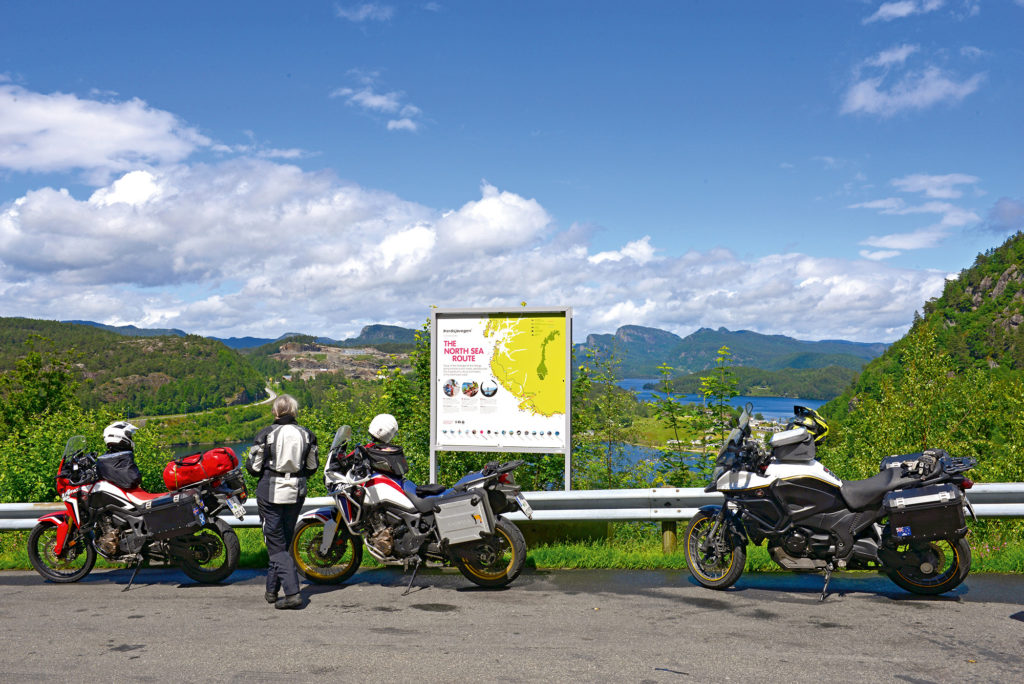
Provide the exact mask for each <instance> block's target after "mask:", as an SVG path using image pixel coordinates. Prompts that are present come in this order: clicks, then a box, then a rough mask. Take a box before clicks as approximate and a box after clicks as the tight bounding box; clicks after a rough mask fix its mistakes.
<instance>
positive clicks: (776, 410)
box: [618, 378, 826, 422]
mask: <svg viewBox="0 0 1024 684" xmlns="http://www.w3.org/2000/svg"><path fill="white" fill-rule="evenodd" d="M655 382H657V380H656V379H654V378H626V379H624V380H620V381H619V383H618V385H619V387H621V388H623V389H627V390H629V391H631V392H633V393H635V394H636V398H637V399H639V400H640V401H654V400H655V399H657V398H659V397H661V396H663V394H662V393H661V392H657V391H655V390H647V389H644V385H646V384H649V383H655ZM675 396H677V397H678V398H679V399H680V400H681V401H683V402H685V403H688V404H689V403H695V404H699V403H701V401H702V400H703V397H702V396H701V395H699V394H677V395H675ZM748 401H749V402H750V403H751V404H753V405H754V413H755V414H757V413H760V414H761V415H763V416H764V417H765V418H766V419H772V420H779V421H783V422H785V421H787V420H789V419H790V418H792V417H793V407H794V406H806V407H807V408H812V409H815V410H817V409H818V408H820V407H821V406H823V405H824V404H825V403H826V402H824V401H821V400H820V399H794V398H792V397H746V396H741V397H733V398H732V400H731V401H730V402H729V403H730V404H732V405H733V406H735V407H737V408H742V407H743V405H744V404H746V403H747V402H748Z"/></svg>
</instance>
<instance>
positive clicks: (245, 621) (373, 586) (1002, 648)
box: [0, 569, 1024, 683]
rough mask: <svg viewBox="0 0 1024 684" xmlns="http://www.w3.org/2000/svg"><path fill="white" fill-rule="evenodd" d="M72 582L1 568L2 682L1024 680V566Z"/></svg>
mask: <svg viewBox="0 0 1024 684" xmlns="http://www.w3.org/2000/svg"><path fill="white" fill-rule="evenodd" d="M128 577H129V571H128V570H106V571H96V572H94V573H93V574H92V575H90V576H89V577H87V578H86V579H85V580H83V581H82V582H79V583H77V584H72V585H56V584H50V583H47V582H43V581H42V580H41V578H39V577H38V576H37V575H35V574H34V573H31V572H25V571H5V572H0V596H2V599H0V624H2V625H3V646H4V647H3V649H2V650H0V681H4V682H27V681H56V680H65V681H66V680H67V679H68V678H69V677H72V676H73V677H74V678H75V679H78V680H81V681H129V680H131V681H158V680H159V681H168V680H171V681H215V682H235V681H238V682H242V681H244V682H255V681H293V682H305V681H310V682H320V681H323V682H327V681H331V682H339V681H340V682H349V681H399V682H423V681H465V682H499V681H500V682H528V681H542V682H551V681H612V680H615V681H625V682H691V681H699V682H724V681H734V682H746V681H757V682H776V681H779V682H781V681H787V682H815V683H818V682H822V681H841V682H848V681H866V682H951V681H957V682H961V681H967V682H972V681H975V682H1021V681H1024V605H1022V602H1024V577H1021V576H1010V575H977V576H972V577H969V578H968V580H967V583H966V585H964V586H962V587H960V588H958V589H957V590H955V591H954V592H953V593H952V594H951V595H949V596H946V597H939V598H922V597H915V596H911V595H909V594H906V593H904V592H903V591H901V590H900V589H898V588H897V587H896V586H895V585H893V584H891V583H890V582H889V581H888V580H887V579H885V578H882V577H878V576H875V575H837V576H836V577H835V578H834V579H833V581H832V594H831V595H830V596H829V597H828V599H827V600H826V601H825V602H824V603H819V602H818V594H819V592H820V590H821V578H820V576H799V575H786V574H761V575H759V574H749V575H745V576H744V577H743V578H741V580H740V581H739V583H738V585H737V586H736V587H735V588H734V589H733V590H730V591H727V592H713V591H710V590H707V589H704V588H702V587H699V586H697V585H696V584H694V583H693V581H692V580H691V579H690V578H689V577H688V576H687V575H686V573H680V572H650V571H635V572H628V571H615V570H585V571H555V572H541V571H534V572H528V573H526V574H524V575H523V576H522V577H520V578H519V579H518V580H517V581H516V582H515V583H514V584H513V585H512V586H511V587H509V588H507V589H505V590H499V591H482V590H479V589H476V588H474V587H473V586H472V585H471V584H469V582H467V581H466V580H465V579H463V578H462V576H461V575H458V574H453V573H449V572H447V571H443V572H442V571H430V572H427V573H425V574H422V575H420V576H419V577H418V578H417V579H416V582H415V585H414V590H413V592H412V593H411V594H409V595H408V596H402V591H403V588H404V585H405V581H406V579H407V578H406V577H403V575H402V574H401V571H400V570H393V569H384V570H368V571H362V572H359V573H357V574H356V575H355V576H354V578H353V581H352V582H351V583H349V584H346V585H341V586H337V587H317V586H310V585H304V587H303V593H304V595H305V597H306V599H307V605H306V607H305V608H304V609H303V610H299V611H279V610H275V609H274V608H273V607H271V606H269V605H268V604H266V603H265V602H264V600H263V574H262V572H260V571H254V570H241V571H238V572H236V573H235V574H234V575H233V576H232V577H231V578H229V580H228V582H227V583H225V584H223V585H215V586H203V585H197V584H195V583H192V582H191V581H190V580H188V579H187V578H186V577H185V576H184V575H183V574H182V573H180V572H178V571H176V570H173V569H151V570H143V571H142V572H141V573H140V574H139V578H138V579H137V580H136V585H135V586H133V587H132V588H131V590H130V591H128V592H127V593H123V592H122V591H121V590H122V589H123V588H124V586H125V585H126V583H127V581H128Z"/></svg>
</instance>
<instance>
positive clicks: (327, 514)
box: [299, 506, 341, 556]
mask: <svg viewBox="0 0 1024 684" xmlns="http://www.w3.org/2000/svg"><path fill="white" fill-rule="evenodd" d="M303 520H315V521H319V522H322V523H323V524H324V536H323V539H321V540H320V549H319V551H320V555H322V556H325V555H327V552H328V551H329V550H330V548H331V545H332V544H333V543H334V537H335V535H336V534H337V533H338V527H339V526H341V511H340V510H338V507H337V506H325V507H324V508H318V509H316V510H315V511H310V512H309V513H306V514H304V515H303V516H302V517H301V518H299V521H300V522H301V521H303Z"/></svg>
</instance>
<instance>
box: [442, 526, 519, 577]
mask: <svg viewBox="0 0 1024 684" xmlns="http://www.w3.org/2000/svg"><path fill="white" fill-rule="evenodd" d="M452 552H453V554H454V558H453V560H454V561H455V567H457V568H458V569H459V572H461V573H462V574H463V575H465V576H466V579H468V580H469V581H470V582H473V583H474V584H477V585H479V586H481V587H503V586H505V585H506V584H509V583H511V582H512V581H513V580H514V579H515V578H516V577H519V573H520V572H522V570H523V565H524V564H525V563H526V540H525V539H523V533H522V532H521V531H520V530H519V528H518V527H516V526H515V524H513V523H511V522H509V521H508V520H505V519H504V518H498V520H497V524H496V525H495V526H494V534H493V535H492V536H491V537H488V538H486V539H481V540H480V541H474V542H468V543H465V544H459V545H457V546H455V547H453V548H452Z"/></svg>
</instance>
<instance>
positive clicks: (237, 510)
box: [228, 496, 245, 520]
mask: <svg viewBox="0 0 1024 684" xmlns="http://www.w3.org/2000/svg"><path fill="white" fill-rule="evenodd" d="M228 507H229V508H230V509H231V512H232V513H234V514H235V517H236V518H238V519H239V520H242V519H243V518H245V506H243V505H242V504H240V503H238V499H237V498H236V497H234V496H232V497H228Z"/></svg>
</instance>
